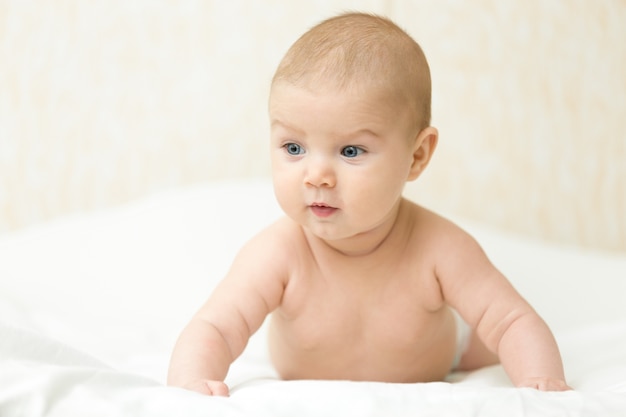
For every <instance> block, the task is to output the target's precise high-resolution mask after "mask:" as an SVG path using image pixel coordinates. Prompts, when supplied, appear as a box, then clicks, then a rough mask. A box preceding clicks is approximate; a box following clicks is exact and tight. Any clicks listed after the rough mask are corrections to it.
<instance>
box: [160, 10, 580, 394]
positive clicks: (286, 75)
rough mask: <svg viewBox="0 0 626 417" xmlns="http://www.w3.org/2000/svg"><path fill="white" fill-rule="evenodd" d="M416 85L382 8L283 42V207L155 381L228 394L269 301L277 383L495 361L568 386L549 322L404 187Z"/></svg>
mask: <svg viewBox="0 0 626 417" xmlns="http://www.w3.org/2000/svg"><path fill="white" fill-rule="evenodd" d="M430 90H431V82H430V72H429V68H428V64H427V61H426V58H425V57H424V54H423V52H422V50H421V48H420V47H419V45H418V44H417V43H416V42H415V41H414V40H413V39H412V38H411V37H410V36H409V35H407V34H406V33H405V32H404V31H403V30H402V29H400V28H399V27H398V26H396V25H395V24H394V23H393V22H391V21H389V20H388V19H386V18H383V17H380V16H373V15H367V14H360V13H348V14H343V15H340V16H337V17H334V18H331V19H328V20H326V21H324V22H322V23H320V24H318V25H317V26H315V27H314V28H312V29H311V30H309V31H308V32H306V33H305V34H304V35H303V36H302V37H301V38H300V39H298V40H297V41H296V42H295V44H294V45H293V46H292V47H291V48H290V49H289V51H288V52H287V54H286V55H285V57H284V58H283V60H282V61H281V63H280V65H279V67H278V69H277V71H276V74H275V76H274V78H273V80H272V85H271V91H270V100H269V116H270V122H271V138H270V149H271V162H272V175H273V181H274V190H275V194H276V198H277V200H278V202H279V204H280V206H281V208H282V209H283V211H284V212H285V214H286V216H285V217H284V218H282V219H280V220H278V221H277V222H276V223H274V224H272V225H270V226H269V227H268V228H266V229H265V230H263V231H261V232H260V233H259V234H258V235H256V236H255V237H253V238H252V239H251V240H250V241H249V242H248V243H247V244H246V245H245V246H244V247H243V248H242V249H241V250H240V252H239V253H238V255H237V256H236V258H235V260H234V262H233V264H232V266H231V269H230V271H229V272H228V274H227V276H226V277H225V278H224V279H223V280H222V282H221V283H220V284H219V285H218V286H217V288H216V289H215V291H214V292H213V294H212V295H211V296H210V298H209V299H208V301H207V302H206V303H205V304H204V305H203V306H202V307H201V308H200V310H199V311H198V312H197V313H196V315H195V316H194V317H193V318H192V320H191V321H190V322H189V324H188V325H187V326H186V327H185V329H184V330H183V332H182V334H181V335H180V338H179V340H178V342H177V344H176V347H175V348H174V352H173V354H172V359H171V363H170V370H169V375H168V384H170V385H175V386H181V387H185V388H187V389H190V390H194V391H198V392H201V393H204V394H209V395H228V387H227V386H226V385H225V384H224V382H223V381H224V378H225V377H226V374H227V373H228V369H229V366H230V364H231V363H232V362H233V361H234V360H235V359H236V358H237V357H238V356H239V355H240V354H241V353H242V352H243V350H244V348H245V346H246V344H247V342H248V339H249V338H250V336H251V335H252V334H253V333H254V332H255V331H256V330H257V329H258V328H259V327H260V326H261V324H262V323H263V321H264V319H265V317H266V316H267V315H269V314H270V313H271V322H270V329H269V347H270V355H271V359H272V362H273V364H274V366H275V367H276V369H277V371H278V373H279V375H280V376H281V377H282V378H284V379H348V380H368V381H386V382H426V381H439V380H442V379H443V378H445V376H446V375H447V374H448V373H449V372H450V371H451V370H472V369H476V368H479V367H483V366H486V365H491V364H495V363H498V361H501V362H502V365H503V367H504V369H505V371H506V372H507V374H508V375H509V377H510V379H511V380H512V382H513V383H514V384H515V385H516V386H519V387H535V388H538V389H542V390H566V389H569V387H568V386H567V384H566V383H565V378H564V374H563V366H562V362H561V358H560V354H559V350H558V347H557V345H556V342H555V340H554V337H553V336H552V333H551V332H550V330H549V328H548V327H547V325H546V324H545V323H544V321H543V320H542V319H541V318H540V317H539V316H538V315H537V314H536V313H535V311H534V310H533V309H532V307H531V306H530V305H529V304H528V303H527V302H526V301H525V300H524V299H523V298H522V297H521V296H520V295H519V294H518V293H517V292H516V291H515V289H514V288H513V287H512V286H511V284H510V283H509V282H508V281H507V279H506V278H505V277H504V276H503V275H502V274H501V273H500V272H499V271H498V270H497V269H496V268H495V267H494V266H493V265H492V264H491V263H490V261H489V260H488V259H487V257H486V255H485V254H484V252H483V251H482V249H481V248H480V246H479V245H478V244H477V242H476V241H475V240H474V239H473V238H472V237H471V236H469V235H468V234H467V233H466V232H464V231H463V230H462V229H460V228H459V227H457V226H456V225H454V224H453V223H451V222H450V221H448V220H446V219H444V218H442V217H440V216H438V215H437V214H435V213H433V212H431V211H429V210H427V209H425V208H423V207H421V206H419V205H417V204H415V203H413V202H411V201H408V200H407V199H405V198H403V196H402V192H403V188H404V185H405V183H406V182H407V181H412V180H415V179H417V178H418V177H419V175H420V174H421V173H422V171H423V170H424V169H425V168H426V166H427V165H428V162H429V161H430V158H431V156H432V154H433V152H434V150H435V147H436V145H437V140H438V132H437V130H436V129H435V128H434V127H432V126H430V102H431V91H430ZM466 323H467V324H466Z"/></svg>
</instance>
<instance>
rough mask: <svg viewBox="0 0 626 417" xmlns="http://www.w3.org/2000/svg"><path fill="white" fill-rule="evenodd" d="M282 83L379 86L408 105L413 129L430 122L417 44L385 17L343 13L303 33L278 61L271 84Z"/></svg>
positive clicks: (426, 76)
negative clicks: (412, 116)
mask: <svg viewBox="0 0 626 417" xmlns="http://www.w3.org/2000/svg"><path fill="white" fill-rule="evenodd" d="M278 82H288V83H291V84H293V85H296V86H298V87H304V88H308V89H312V88H313V86H316V85H318V84H319V83H322V84H323V85H325V86H330V87H336V88H340V89H346V88H354V87H359V88H363V87H364V88H372V87H373V88H382V89H383V91H385V92H387V91H388V92H389V93H391V94H392V95H393V97H394V99H397V98H400V99H403V103H405V104H408V105H409V106H411V107H413V109H414V111H415V112H416V117H415V123H416V125H417V127H418V128H419V129H423V128H424V127H427V126H428V125H429V124H430V117H431V115H430V113H431V110H430V107H431V81H430V70H429V68H428V63H427V61H426V57H425V56H424V53H423V51H422V49H421V48H420V46H419V45H418V44H417V42H415V40H413V38H411V36H409V35H408V34H407V33H406V32H405V31H404V30H402V29H401V28H400V27H398V26H397V25H396V24H395V23H393V22H392V21H391V20H389V19H387V18H385V17H382V16H378V15H372V14H365V13H346V14H342V15H339V16H336V17H332V18H330V19H327V20H325V21H323V22H321V23H319V24H318V25H316V26H314V27H313V28H311V29H310V30H309V31H307V32H306V33H304V34H303V35H302V36H301V37H300V38H299V39H298V40H297V41H296V42H295V43H294V44H293V45H292V46H291V48H289V50H288V51H287V53H286V54H285V56H284V57H283V59H282V61H281V62H280V64H279V66H278V69H277V70H276V73H275V74H274V78H273V79H272V86H274V85H275V84H276V83H278Z"/></svg>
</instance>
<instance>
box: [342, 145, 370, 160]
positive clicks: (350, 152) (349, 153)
mask: <svg viewBox="0 0 626 417" xmlns="http://www.w3.org/2000/svg"><path fill="white" fill-rule="evenodd" d="M363 152H365V151H364V150H363V149H361V148H359V147H358V146H352V145H350V146H346V147H345V148H343V149H342V150H341V155H342V156H345V157H346V158H356V157H357V156H359V155H361V154H362V153H363Z"/></svg>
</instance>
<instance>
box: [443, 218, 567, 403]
mask: <svg viewBox="0 0 626 417" xmlns="http://www.w3.org/2000/svg"><path fill="white" fill-rule="evenodd" d="M452 234H453V238H451V239H447V240H446V245H448V247H447V248H445V249H446V251H447V253H448V255H449V256H446V257H445V259H439V260H438V265H437V271H436V273H437V277H438V279H439V281H440V285H441V286H442V289H443V293H444V297H445V299H446V301H447V302H448V303H449V304H450V305H452V306H453V307H454V308H456V309H457V310H458V311H459V313H460V314H461V315H462V316H463V318H464V319H465V320H466V321H467V322H468V323H469V324H470V325H471V326H472V327H473V328H475V329H476V332H477V334H478V336H479V337H480V338H481V340H482V341H483V343H485V345H486V346H487V347H488V348H489V349H490V350H491V351H493V352H495V353H497V354H498V356H499V358H500V361H501V363H502V366H503V367H504V369H505V371H506V372H507V374H508V375H509V377H510V378H511V381H512V382H513V384H515V386H518V387H533V388H537V389H540V390H546V391H562V390H566V389H570V388H569V387H568V386H567V384H566V383H565V376H564V372H563V364H562V361H561V355H560V353H559V349H558V346H557V343H556V341H555V339H554V336H553V335H552V332H551V331H550V329H549V328H548V326H547V325H546V323H545V322H544V321H543V319H541V317H539V315H538V314H537V313H536V312H535V310H534V309H533V308H532V307H531V306H530V305H529V304H528V303H527V302H526V301H525V300H524V299H523V298H522V297H521V296H520V295H519V294H518V293H517V291H516V290H515V289H514V288H513V286H512V285H511V284H510V283H509V281H508V280H507V279H506V278H505V277H504V276H503V275H502V274H501V273H500V272H499V271H498V270H497V269H496V268H495V267H494V266H493V265H492V264H491V262H490V261H489V260H488V259H487V256H486V255H485V253H484V252H483V250H482V249H481V248H480V246H479V245H478V243H476V241H475V240H474V239H473V238H471V237H470V236H469V235H467V234H466V233H465V232H463V231H461V230H460V229H459V230H455V231H453V232H452Z"/></svg>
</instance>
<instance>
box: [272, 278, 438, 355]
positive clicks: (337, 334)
mask: <svg viewBox="0 0 626 417" xmlns="http://www.w3.org/2000/svg"><path fill="white" fill-rule="evenodd" d="M306 284H308V285H306ZM306 284H305V285H303V286H302V288H300V289H292V290H293V291H291V292H286V293H285V298H284V300H283V306H282V307H281V309H279V311H278V312H277V314H276V317H275V319H274V321H275V322H277V323H276V326H275V327H276V329H277V330H280V331H281V333H282V337H284V338H285V342H287V343H288V344H290V345H297V346H300V347H301V348H304V349H312V350H319V349H322V350H324V349H332V350H336V349H340V348H342V347H344V348H345V347H347V346H351V347H352V348H353V349H354V348H362V349H376V350H379V349H387V348H391V349H394V350H404V349H407V350H412V351H414V350H415V349H418V348H419V345H420V344H421V343H422V342H423V341H424V340H430V339H432V336H433V333H436V332H437V331H438V329H440V327H441V323H442V317H443V314H442V310H443V309H442V308H439V309H433V308H432V306H433V305H435V304H434V303H430V304H429V303H428V301H427V302H426V303H424V299H425V298H426V299H427V300H428V297H429V295H428V294H425V293H426V292H427V291H428V288H427V287H426V286H424V285H422V284H420V282H419V281H417V280H413V281H410V282H409V280H401V279H396V280H395V281H393V280H391V278H390V279H389V280H388V281H387V282H385V283H382V284H377V285H374V284H373V283H372V282H369V283H367V282H362V283H360V284H361V285H357V284H358V283H356V282H346V281H330V282H329V281H328V280H324V279H321V278H319V277H318V280H317V281H315V282H314V283H311V282H308V283H306ZM431 298H432V297H431ZM431 301H432V300H431Z"/></svg>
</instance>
